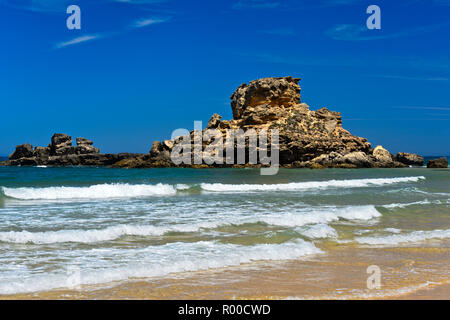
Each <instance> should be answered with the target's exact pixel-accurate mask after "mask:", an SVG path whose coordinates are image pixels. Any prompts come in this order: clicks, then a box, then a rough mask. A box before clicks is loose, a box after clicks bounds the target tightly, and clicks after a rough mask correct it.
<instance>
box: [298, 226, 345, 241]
mask: <svg viewBox="0 0 450 320" xmlns="http://www.w3.org/2000/svg"><path fill="white" fill-rule="evenodd" d="M296 230H297V231H298V232H299V233H301V234H302V235H304V236H306V237H308V238H310V239H324V238H337V236H338V234H337V232H336V230H335V229H333V228H332V227H330V226H329V225H327V224H324V223H318V224H314V225H311V226H308V227H301V228H297V229H296Z"/></svg>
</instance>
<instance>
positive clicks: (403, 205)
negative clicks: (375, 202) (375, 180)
mask: <svg viewBox="0 0 450 320" xmlns="http://www.w3.org/2000/svg"><path fill="white" fill-rule="evenodd" d="M441 203H442V202H441V201H439V200H434V201H429V200H423V201H415V202H409V203H391V204H386V205H384V206H382V207H383V208H386V209H395V208H406V207H409V206H414V205H426V204H441Z"/></svg>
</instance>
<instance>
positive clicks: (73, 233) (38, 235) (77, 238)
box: [0, 222, 220, 244]
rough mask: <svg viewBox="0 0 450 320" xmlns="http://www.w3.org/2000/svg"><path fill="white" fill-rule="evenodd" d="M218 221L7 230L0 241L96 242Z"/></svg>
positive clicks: (189, 228)
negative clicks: (79, 228) (42, 230)
mask: <svg viewBox="0 0 450 320" xmlns="http://www.w3.org/2000/svg"><path fill="white" fill-rule="evenodd" d="M219 224H220V222H204V223H198V224H190V225H189V224H184V225H183V224H180V225H172V226H151V225H147V226H136V225H118V226H113V227H109V228H105V229H92V230H58V231H46V232H29V231H8V232H0V241H1V242H9V243H34V244H50V243H62V242H77V243H96V242H103V241H111V240H115V239H118V238H120V237H123V236H142V237H145V236H161V235H163V234H165V233H168V232H195V231H198V230H199V229H201V228H214V227H217V226H218V225H219Z"/></svg>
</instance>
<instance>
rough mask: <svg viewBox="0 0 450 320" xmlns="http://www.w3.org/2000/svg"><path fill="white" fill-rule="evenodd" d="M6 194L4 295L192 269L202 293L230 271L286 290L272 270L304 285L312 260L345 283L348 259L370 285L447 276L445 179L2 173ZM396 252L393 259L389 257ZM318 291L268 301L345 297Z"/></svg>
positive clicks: (415, 173)
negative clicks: (371, 278) (380, 272)
mask: <svg viewBox="0 0 450 320" xmlns="http://www.w3.org/2000/svg"><path fill="white" fill-rule="evenodd" d="M0 186H1V191H0V221H1V223H0V275H1V277H0V294H2V295H9V294H20V293H33V292H37V291H46V290H56V289H62V290H66V289H67V288H71V287H72V286H73V285H74V283H77V282H78V281H80V283H81V284H82V285H101V286H104V285H108V286H110V284H111V283H112V282H123V281H125V282H126V283H131V282H130V281H137V280H140V281H142V280H145V281H163V282H164V281H169V280H168V279H172V278H174V277H175V278H176V277H178V276H181V275H183V274H185V273H186V272H194V275H193V274H190V277H191V279H195V278H196V274H197V273H198V272H199V274H202V275H203V276H202V277H203V279H209V280H205V281H209V282H205V283H203V284H204V285H205V286H209V285H211V283H210V282H212V281H213V280H214V279H216V280H217V281H219V282H220V281H221V279H222V280H223V283H228V284H229V281H231V280H230V279H228V278H227V277H226V276H225V274H226V273H223V274H222V276H220V275H218V274H216V275H215V276H214V277H208V276H207V275H206V274H208V273H211V272H212V273H217V272H219V271H220V270H224V268H225V270H228V271H229V272H231V270H234V271H233V272H234V273H235V275H236V277H237V278H235V281H244V279H246V278H245V277H246V276H245V275H246V274H250V275H251V274H252V273H251V272H250V273H247V272H248V268H253V270H258V271H257V272H263V270H266V271H267V272H268V273H267V274H268V275H269V274H271V273H272V274H273V276H272V278H273V279H274V282H273V284H275V283H276V282H277V281H278V286H279V287H280V288H282V287H283V286H284V287H286V286H287V287H289V282H291V281H292V279H290V280H289V277H284V278H283V277H282V276H281V274H283V273H280V272H277V271H275V270H291V271H292V268H296V269H295V270H298V271H299V270H300V271H301V270H303V271H302V272H301V274H303V275H307V274H308V272H307V266H308V265H309V263H311V264H313V263H314V266H315V267H314V268H317V265H318V264H319V265H326V266H327V267H324V268H323V272H325V273H327V274H329V275H333V274H336V275H335V276H334V278H333V279H335V280H332V281H331V282H333V281H334V283H335V284H336V285H337V284H339V283H341V282H340V281H341V280H339V274H341V275H344V274H347V273H346V272H345V271H343V270H341V267H338V266H341V264H340V263H348V264H349V266H347V269H346V270H348V272H350V270H353V272H357V271H355V270H359V269H361V270H363V271H364V272H362V274H361V279H366V278H367V274H366V273H365V268H367V266H368V265H367V264H368V263H370V264H375V265H378V264H379V265H380V268H382V269H383V268H384V269H386V270H390V271H389V272H388V273H387V274H390V275H391V276H390V277H391V278H390V280H389V281H390V283H392V284H393V283H395V284H396V285H395V286H393V287H392V288H391V289H392V290H402V289H405V290H406V288H409V287H410V286H411V285H413V284H414V285H416V286H420V284H421V283H428V282H429V283H431V282H433V283H438V282H439V283H445V281H446V279H448V278H449V277H448V274H449V270H448V254H449V252H448V244H449V243H448V239H449V238H450V171H449V170H448V169H435V170H431V169H425V168H408V169H356V170H348V169H346V170H344V169H326V170H309V169H284V170H283V169H282V170H280V172H279V174H277V175H275V176H261V175H259V170H257V169H202V170H194V169H142V170H125V169H107V168H26V167H22V168H12V167H11V168H10V167H0ZM412 249H414V250H417V251H415V254H414V255H412V256H409V257H408V254H409V255H411V254H410V253H407V254H406V256H405V252H407V251H405V250H412ZM386 250H387V251H386ZM389 250H397V251H396V252H397V255H396V256H395V258H392V259H391V260H389V259H387V258H386V257H387V256H389V255H386V252H388V251H389ZM427 250H432V251H430V252H432V254H430V253H429V251H427ZM433 250H434V251H433ZM355 257H359V258H355ZM363 257H364V258H363ZM358 259H360V260H361V261H359V260H358ZM346 260H348V261H346ZM409 260H412V261H419V260H420V261H421V262H420V263H421V264H420V268H418V270H419V271H417V270H416V272H418V276H417V277H415V278H414V277H409V278H408V277H405V275H413V274H414V273H411V272H410V269H408V268H407V267H404V264H405V263H406V262H405V261H409ZM308 261H309V262H308ZM325 261H328V262H327V263H325ZM356 261H359V264H357V263H356ZM353 263H356V265H357V266H358V267H355V265H354V264H353ZM390 263H391V264H392V266H390ZM427 263H428V264H427ZM370 264H369V265H370ZM396 264H397V265H396ZM406 264H407V263H406ZM350 265H351V267H350ZM309 266H310V267H311V265H309ZM264 268H265V269H264ZM274 268H275V269H274ZM277 268H278V269H277ZM279 268H281V269H279ZM283 268H285V269H283ZM355 268H356V269H355ZM358 268H359V269H358ZM390 268H391V269H390ZM396 268H398V272H397V271H395V272H394V271H393V270H397V269H396ZM246 270H247V271H246ZM321 270H322V269H321ZM327 270H328V271H327ZM427 270H428V271H427ZM429 270H434V271H433V272H429ZM300 271H299V272H300ZM391 271H392V272H391ZM196 272H197V273H196ZM286 272H287V273H286V274H289V272H288V271H286ZM358 272H359V271H358ZM277 273H279V275H277ZM291 273H292V272H291ZM219 274H220V272H219ZM296 274H298V273H296ZM310 277H311V279H316V280H317V279H318V278H317V277H318V274H315V275H311V274H310ZM396 277H398V279H397V278H396ZM250 278H251V277H250ZM268 278H270V277H268ZM307 278H308V277H306V278H305V277H302V279H307ZM344 278H345V277H344ZM351 278H352V277H348V280H349V279H351ZM358 279H359V278H358ZM401 279H409V280H405V281H403V280H401ZM74 281H75V282H74ZM198 281H200V280H198ZM283 281H285V282H283ZM317 281H318V280H317ZM361 281H362V280H361ZM361 281H359V280H358V285H356V284H355V288H354V290H357V291H351V290H353V289H352V288H353V287H352V286H353V285H352V284H351V281H350V282H348V283H347V284H346V285H345V288H346V289H345V290H344V291H345V293H346V294H347V296H348V297H352V294H353V295H356V294H360V296H361V297H363V296H364V294H367V292H366V291H364V288H359V287H360V286H361V285H362V286H365V282H364V281H365V280H364V281H362V282H361ZM152 283H156V282H152ZM208 283H209V284H208ZM296 283H298V282H296ZM313 283H314V282H311V283H310V286H308V282H304V284H303V286H299V287H298V288H297V289H296V290H294V289H293V288H291V289H292V290H287V289H286V290H284V291H283V290H279V291H277V290H272V291H265V292H264V293H262V295H263V296H273V297H277V298H280V297H290V296H294V297H297V298H298V297H307V296H308V292H309V293H310V295H309V296H310V297H311V296H313V297H316V296H321V295H322V296H324V297H325V296H330V297H339V294H337V293H338V292H340V291H339V290H340V289H341V291H342V290H343V289H342V288H339V287H335V288H334V289H332V290H331V289H330V288H333V285H331V286H330V285H328V289H330V290H328V289H327V288H325V287H323V288H321V291H320V292H316V293H317V294H315V295H312V293H313V292H315V291H314V290H313V288H312V287H311V286H313V287H314V285H313ZM318 283H320V281H318ZM324 283H325V282H324ZM136 285H137V284H136ZM147 285H149V284H148V282H147ZM130 286H132V287H133V285H131V284H130ZM323 286H325V284H324V285H323ZM358 286H359V287H358ZM238 287H239V286H238ZM270 287H271V286H270V283H268V284H267V288H270ZM272 287H273V286H272ZM308 287H310V290H309V291H304V290H303V291H302V290H301V289H300V288H308ZM318 287H321V286H320V285H318ZM357 287H358V288H359V289H360V291H358V290H359V289H357ZM394 287H395V288H394ZM121 288H122V289H123V286H122V287H121ZM136 290H137V289H136ZM231 291H232V289H230V291H229V292H231ZM347 291H348V292H347ZM202 292H203V294H204V296H208V295H207V294H206V293H205V292H204V291H202ZM239 292H240V291H238V290H237V289H236V292H235V294H237V295H239ZM255 292H256V293H257V292H259V291H258V290H257V289H256V288H255ZM241 293H242V292H241ZM296 293H297V294H296ZM161 294H169V293H162V292H161ZM192 294H194V293H192ZM333 294H334V295H336V294H337V296H333ZM169 295H170V294H169ZM198 295H199V296H201V295H202V294H200V291H199V292H198ZM242 296H245V297H255V296H258V294H254V295H251V294H249V293H248V292H247V293H245V294H242ZM341 296H344V295H341ZM224 297H225V296H224ZM227 297H233V295H228V296H227Z"/></svg>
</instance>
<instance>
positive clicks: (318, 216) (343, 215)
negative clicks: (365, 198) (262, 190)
mask: <svg viewBox="0 0 450 320" xmlns="http://www.w3.org/2000/svg"><path fill="white" fill-rule="evenodd" d="M379 216H381V213H379V212H378V211H377V210H376V209H375V207H374V206H352V207H340V208H338V207H318V208H315V209H309V210H308V211H299V212H290V213H271V214H262V215H260V216H254V217H248V216H240V215H239V214H236V215H231V216H230V217H226V218H224V217H216V218H213V219H214V220H209V221H203V222H198V223H191V224H173V225H169V226H154V225H143V226H137V225H125V224H124V225H117V226H111V227H108V228H104V229H91V230H83V229H80V230H58V231H45V232H30V231H26V230H24V231H6V232H0V242H8V243H19V244H26V243H32V244H51V243H64V242H76V243H96V242H103V241H112V240H116V239H119V238H121V237H123V236H138V237H147V236H162V235H164V234H166V233H169V232H197V231H199V230H200V229H214V228H217V227H220V226H225V225H242V224H248V223H261V222H262V223H266V224H268V225H273V226H279V227H287V228H292V227H303V226H307V227H304V228H302V229H301V230H300V229H299V230H298V231H299V232H300V233H301V234H303V235H305V236H307V237H309V238H326V237H336V236H337V234H336V231H335V230H334V229H333V228H331V227H329V226H328V225H326V223H329V222H335V221H338V220H340V219H345V220H366V221H367V220H370V219H372V218H376V217H379Z"/></svg>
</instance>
